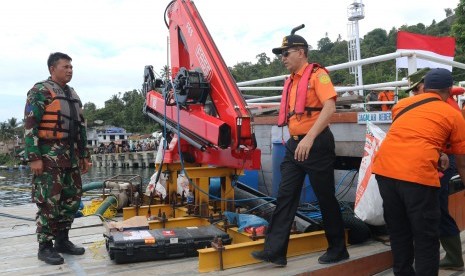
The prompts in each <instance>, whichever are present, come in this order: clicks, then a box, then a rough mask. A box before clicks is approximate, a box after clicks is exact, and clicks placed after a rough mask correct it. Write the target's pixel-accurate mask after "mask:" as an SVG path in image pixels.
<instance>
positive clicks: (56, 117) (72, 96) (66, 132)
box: [38, 80, 84, 139]
mask: <svg viewBox="0 0 465 276" xmlns="http://www.w3.org/2000/svg"><path fill="white" fill-rule="evenodd" d="M42 83H43V85H44V86H45V87H46V88H47V89H48V90H49V92H50V94H51V95H52V102H51V103H50V104H48V105H46V106H45V111H44V114H43V116H42V120H41V121H40V123H39V135H38V136H39V138H41V139H65V138H71V139H77V138H78V136H79V128H80V126H81V123H82V122H84V118H83V116H82V113H81V107H82V104H81V100H80V99H79V97H78V95H77V94H76V92H75V91H74V89H73V88H71V87H69V90H67V91H65V90H64V89H63V88H62V87H60V85H58V84H57V83H55V82H53V81H50V80H46V81H44V82H42Z"/></svg>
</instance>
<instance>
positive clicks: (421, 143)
mask: <svg viewBox="0 0 465 276" xmlns="http://www.w3.org/2000/svg"><path fill="white" fill-rule="evenodd" d="M452 83H453V80H452V74H451V72H450V71H449V70H447V69H432V70H431V71H429V72H428V73H427V74H426V76H425V78H424V83H423V86H424V88H423V89H424V92H425V93H423V94H420V95H417V96H414V97H409V98H405V99H402V100H401V101H399V102H398V103H397V104H396V105H395V106H394V107H393V110H392V115H393V120H394V121H393V123H392V125H391V127H390V128H389V131H388V132H387V134H386V138H385V139H384V141H383V143H382V144H381V146H380V148H379V150H378V153H377V154H376V155H375V157H374V163H373V173H374V174H375V175H376V180H377V181H378V185H379V191H380V194H381V197H382V199H383V210H384V220H385V221H386V225H387V229H388V232H389V235H390V242H391V249H392V255H393V271H394V274H395V275H422V276H427V275H438V271H439V226H440V221H441V210H440V204H439V193H440V181H439V174H438V168H440V169H441V170H444V169H446V167H447V165H446V164H444V163H443V162H442V160H443V159H440V157H441V155H444V154H443V153H442V150H443V148H444V146H445V145H446V144H450V148H449V149H450V153H452V154H455V156H456V160H455V161H456V165H457V171H458V172H459V174H460V176H461V178H462V179H465V132H464V131H463V130H464V129H465V120H464V118H463V117H462V115H461V114H460V113H459V112H457V111H456V110H454V108H452V107H451V106H450V105H449V104H447V103H445V101H447V99H448V98H449V96H450V93H451V91H452ZM413 263H415V268H413Z"/></svg>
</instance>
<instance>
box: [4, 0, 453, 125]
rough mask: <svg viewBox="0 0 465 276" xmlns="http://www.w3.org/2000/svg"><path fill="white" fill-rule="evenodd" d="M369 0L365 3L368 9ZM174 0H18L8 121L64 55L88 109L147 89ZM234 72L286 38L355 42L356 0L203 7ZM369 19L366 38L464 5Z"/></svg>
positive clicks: (8, 54) (428, 4)
mask: <svg viewBox="0 0 465 276" xmlns="http://www.w3.org/2000/svg"><path fill="white" fill-rule="evenodd" d="M360 1H361V0H357V2H360ZM169 2H170V1H169V0H80V1H65V0H41V1H37V0H15V1H4V2H2V9H1V10H0V97H1V99H0V122H4V121H6V120H7V119H9V118H12V117H15V118H18V119H22V118H23V110H24V104H25V100H26V94H27V91H28V90H29V89H30V88H31V87H32V86H33V85H34V83H36V82H38V81H41V80H44V79H46V78H47V77H48V76H49V73H48V68H47V65H46V63H47V58H48V55H49V54H50V53H51V52H57V51H58V52H64V53H67V54H68V55H70V56H71V57H72V59H73V61H72V64H73V66H74V75H73V79H72V81H71V82H70V83H69V85H70V86H72V87H74V89H75V90H76V91H77V93H78V94H79V96H80V98H81V101H82V102H83V103H87V102H93V103H95V104H96V105H97V107H98V108H101V107H103V106H104V101H105V100H108V99H110V97H111V96H112V95H115V94H118V92H122V93H124V92H126V91H131V90H133V89H140V88H141V84H142V77H143V72H144V67H145V65H153V66H154V69H155V71H156V72H160V71H161V68H162V67H163V66H164V65H165V64H166V62H167V61H166V60H167V54H166V48H167V36H168V30H167V28H166V26H165V23H164V11H165V8H166V6H167V5H168V3H169ZM193 2H194V3H195V5H196V7H197V9H198V11H199V13H200V15H201V17H202V19H203V21H204V22H205V24H206V26H207V28H208V30H209V32H210V34H211V36H212V37H213V40H214V41H215V43H216V45H217V48H218V49H219V51H220V53H221V55H222V57H223V59H224V60H225V62H226V64H227V66H230V67H232V66H234V65H236V64H237V63H240V62H246V61H247V62H252V63H255V62H256V61H257V59H256V56H257V55H258V54H260V53H266V54H267V56H268V57H273V54H272V53H271V49H272V48H274V47H279V46H280V44H281V41H282V38H283V36H285V35H288V34H289V33H290V30H291V29H292V28H294V27H295V26H298V25H300V24H305V25H306V27H305V28H304V29H302V30H300V31H299V32H298V34H299V35H301V36H303V37H304V38H306V39H307V41H308V43H309V44H310V45H311V46H312V47H313V48H317V41H318V40H320V39H321V38H323V37H325V36H326V35H327V36H328V37H329V38H330V39H331V41H335V40H336V39H337V37H338V36H339V35H341V37H342V38H343V39H345V40H347V23H348V7H349V5H350V4H351V3H353V2H354V0H351V1H349V0H326V1H309V0H294V1H289V2H286V1H284V2H280V1H279V2H278V1H276V2H275V1H269V0H234V1H231V0H195V1H193ZM361 2H363V4H364V5H365V7H364V11H365V18H364V19H363V20H361V21H360V22H359V28H360V31H359V33H360V37H361V38H363V36H364V35H365V34H366V33H368V32H370V31H372V30H373V29H375V28H382V29H385V30H387V31H389V30H390V29H392V28H393V27H395V28H399V27H400V26H402V25H414V24H417V23H423V24H425V25H426V26H429V25H430V24H431V22H432V21H433V19H434V20H436V21H441V20H443V19H444V18H445V17H446V13H445V11H444V9H446V8H451V9H455V8H456V7H457V5H458V3H459V0H442V1H437V0H410V1H405V0H403V1H400V0H391V1H379V0H365V1H363V0H362V1H361Z"/></svg>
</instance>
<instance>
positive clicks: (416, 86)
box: [406, 68, 465, 270]
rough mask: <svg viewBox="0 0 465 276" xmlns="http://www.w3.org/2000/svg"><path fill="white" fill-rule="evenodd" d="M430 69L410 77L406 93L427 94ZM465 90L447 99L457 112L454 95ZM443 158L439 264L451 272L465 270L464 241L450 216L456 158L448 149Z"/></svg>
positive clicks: (457, 107)
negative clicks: (443, 252) (444, 165)
mask: <svg viewBox="0 0 465 276" xmlns="http://www.w3.org/2000/svg"><path fill="white" fill-rule="evenodd" d="M430 70H431V69H430V68H423V69H421V70H419V71H417V72H415V73H413V74H411V75H410V76H408V80H409V82H410V83H411V86H410V87H409V88H408V89H407V90H406V92H409V91H412V94H413V95H420V94H423V93H425V91H424V89H423V88H424V76H425V74H426V73H428V72H429V71H430ZM464 91H465V90H464V88H462V87H457V86H454V87H453V88H452V91H451V95H450V96H449V98H447V101H446V102H447V103H448V104H449V105H450V106H451V107H452V108H454V109H456V110H457V111H460V108H459V106H458V104H457V102H456V101H455V99H454V98H453V96H454V95H461V94H463V92H464ZM441 158H446V159H448V161H449V168H447V169H445V170H444V171H442V172H441V175H442V177H440V180H439V181H440V183H441V189H440V191H439V208H440V210H441V220H440V224H439V241H440V242H441V245H442V247H443V248H444V251H445V252H446V255H445V257H444V258H442V259H441V261H440V262H439V267H440V268H442V269H450V270H463V269H464V263H463V257H462V241H461V240H460V230H459V228H458V226H457V223H456V222H455V220H454V218H453V217H452V216H451V215H450V214H449V181H450V179H451V178H452V177H453V176H455V175H456V174H457V168H456V164H455V156H454V155H453V154H449V152H448V149H447V147H446V148H445V149H444V154H443V155H441ZM445 161H447V160H445Z"/></svg>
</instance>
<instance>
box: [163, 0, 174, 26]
mask: <svg viewBox="0 0 465 276" xmlns="http://www.w3.org/2000/svg"><path fill="white" fill-rule="evenodd" d="M174 2H176V0H173V1H171V2H170V3H169V4H168V6H166V9H165V13H164V15H165V16H164V17H165V18H163V19H164V20H165V25H166V28H168V29H169V28H170V25H169V24H168V22H167V21H166V12H167V11H168V8H169V7H170V6H171V5H172V4H173V3H174Z"/></svg>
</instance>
